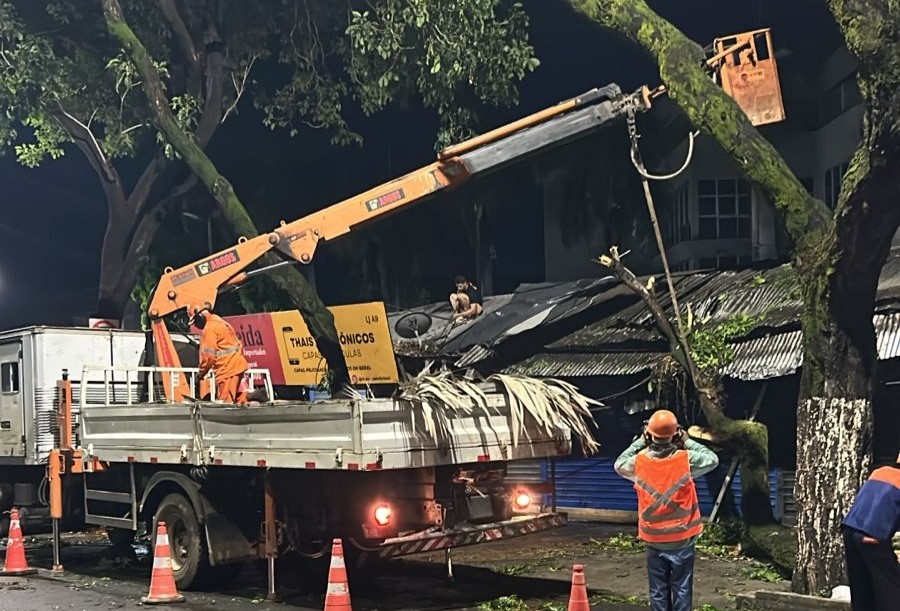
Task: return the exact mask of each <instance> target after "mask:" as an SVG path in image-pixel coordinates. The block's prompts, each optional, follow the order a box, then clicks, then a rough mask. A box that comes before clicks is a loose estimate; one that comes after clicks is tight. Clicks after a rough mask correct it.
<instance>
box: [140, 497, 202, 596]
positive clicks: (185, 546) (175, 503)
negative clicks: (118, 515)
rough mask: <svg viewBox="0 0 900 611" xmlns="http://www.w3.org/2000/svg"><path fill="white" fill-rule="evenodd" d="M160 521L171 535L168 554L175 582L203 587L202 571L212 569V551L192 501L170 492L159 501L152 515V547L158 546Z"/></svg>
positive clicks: (185, 586)
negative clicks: (209, 551) (207, 547)
mask: <svg viewBox="0 0 900 611" xmlns="http://www.w3.org/2000/svg"><path fill="white" fill-rule="evenodd" d="M160 522H165V523H166V533H167V534H168V535H169V555H170V556H171V558H172V571H173V572H174V573H175V585H176V586H178V589H180V590H189V589H191V588H197V587H200V586H201V581H202V579H201V578H202V574H203V573H204V570H205V569H208V568H209V554H208V552H207V549H206V537H204V536H203V527H202V526H201V525H200V522H199V521H198V520H197V513H196V512H195V511H194V508H193V507H192V506H191V502H190V501H189V500H188V499H187V498H185V497H184V495H182V494H178V493H177V492H174V493H172V494H168V495H166V496H165V497H163V499H162V500H161V501H160V502H159V506H158V507H157V508H156V515H155V516H154V517H153V549H154V550H155V549H156V529H157V525H158V524H159V523H160Z"/></svg>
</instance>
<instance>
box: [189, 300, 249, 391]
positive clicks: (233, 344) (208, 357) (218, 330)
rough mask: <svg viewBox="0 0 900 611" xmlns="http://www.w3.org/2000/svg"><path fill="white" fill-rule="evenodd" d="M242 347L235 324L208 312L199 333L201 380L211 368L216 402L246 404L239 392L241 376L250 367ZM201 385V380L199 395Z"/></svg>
mask: <svg viewBox="0 0 900 611" xmlns="http://www.w3.org/2000/svg"><path fill="white" fill-rule="evenodd" d="M243 349H244V345H243V344H242V343H241V340H240V339H238V336H237V333H235V332H234V327H232V326H231V325H230V324H228V323H227V322H226V321H225V320H224V319H223V318H222V317H221V316H217V315H215V314H213V313H211V312H207V313H206V326H204V327H203V330H202V331H201V332H200V379H201V380H202V379H203V378H204V377H205V376H206V374H207V373H209V372H210V370H211V371H212V372H213V373H214V374H215V376H216V398H217V399H218V400H219V401H222V402H224V403H231V404H237V405H244V404H246V403H247V397H246V395H245V394H244V393H240V392H239V391H238V387H239V385H240V381H241V376H243V375H244V372H246V371H247V369H249V365H248V364H247V359H245V358H244V352H243ZM206 387H207V388H208V383H207V384H206ZM202 388H203V383H202V382H201V393H200V394H201V396H202V395H204V394H205V393H204V391H203V390H202Z"/></svg>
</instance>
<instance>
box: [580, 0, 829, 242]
mask: <svg viewBox="0 0 900 611" xmlns="http://www.w3.org/2000/svg"><path fill="white" fill-rule="evenodd" d="M569 4H571V5H572V6H573V7H574V8H575V9H576V10H578V11H580V12H581V13H583V14H584V15H586V16H587V17H589V18H590V19H592V20H593V21H596V22H597V23H599V24H601V25H603V26H605V27H607V28H610V29H612V30H615V31H617V32H619V33H621V34H623V35H625V36H626V37H627V38H628V39H630V40H632V41H633V42H635V43H637V44H639V45H640V46H641V47H643V49H644V50H645V51H647V52H648V53H649V54H650V55H651V56H652V57H653V58H654V59H655V60H656V61H657V63H658V64H659V70H660V76H662V79H663V81H664V82H665V84H666V87H667V89H668V91H669V96H670V97H671V98H672V99H673V100H675V102H676V103H677V104H678V105H679V107H681V109H682V110H683V111H684V112H685V114H687V116H688V118H689V119H690V120H691V121H692V122H693V123H694V125H696V126H697V127H699V128H700V129H702V130H703V131H705V132H707V133H709V134H711V135H712V136H713V137H714V138H715V139H716V141H717V142H718V143H719V144H720V145H721V146H722V147H724V148H725V150H726V151H727V152H728V153H729V154H730V155H731V157H732V158H734V160H735V161H736V162H737V163H738V165H739V166H740V167H741V169H742V170H743V172H744V173H745V174H746V175H747V177H748V178H749V179H750V180H752V181H753V182H754V183H755V184H756V185H757V186H759V187H760V188H761V189H762V190H763V191H764V192H765V193H766V195H768V196H769V197H770V198H771V200H772V201H773V202H774V203H775V206H776V207H777V208H778V210H779V211H780V212H781V214H782V215H783V216H784V218H785V226H786V228H787V230H788V233H789V234H790V236H791V238H792V239H793V240H794V242H795V243H796V244H797V246H798V250H800V251H801V252H803V251H805V250H806V249H807V248H810V247H814V246H815V245H816V244H817V243H818V242H820V241H821V239H822V236H823V234H824V232H826V231H827V229H828V228H829V227H830V226H831V219H830V214H829V212H828V208H827V207H826V206H825V204H824V203H823V202H821V201H819V200H816V199H814V198H812V197H811V196H810V195H809V194H808V193H807V192H806V190H805V189H804V188H803V185H802V184H800V181H799V180H797V177H796V176H794V174H793V172H791V170H790V168H789V167H788V165H787V164H786V163H785V162H784V160H783V159H782V158H781V156H780V155H779V154H778V152H777V151H776V150H775V148H774V147H773V146H772V145H771V144H770V143H769V141H768V140H766V139H765V138H763V137H762V135H760V133H759V132H758V131H757V130H756V129H755V128H754V127H753V126H752V125H751V124H750V121H749V119H748V118H747V116H746V115H745V114H744V112H743V111H742V110H741V109H740V107H739V106H738V105H737V104H736V103H735V102H734V100H732V99H731V98H730V97H728V96H727V95H726V94H725V93H724V92H723V91H722V90H721V89H720V88H719V87H718V86H716V85H715V84H714V83H713V82H712V80H711V79H710V78H709V76H708V75H707V74H706V72H705V69H704V68H703V65H704V55H703V51H702V49H701V48H700V47H699V46H698V45H697V44H696V43H694V42H692V41H691V40H689V39H688V38H687V37H685V36H684V34H682V33H681V32H680V31H678V29H676V28H675V27H674V26H672V24H670V23H669V22H668V21H666V20H665V19H663V18H661V17H660V16H659V15H657V14H656V13H655V12H654V11H653V10H652V9H651V8H650V7H649V6H648V5H647V3H646V2H645V1H644V0H627V1H625V0H569Z"/></svg>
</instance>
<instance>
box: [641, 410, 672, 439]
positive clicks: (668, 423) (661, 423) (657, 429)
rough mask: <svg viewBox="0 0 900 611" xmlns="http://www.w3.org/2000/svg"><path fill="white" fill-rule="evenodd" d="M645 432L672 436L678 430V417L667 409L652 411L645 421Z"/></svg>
mask: <svg viewBox="0 0 900 611" xmlns="http://www.w3.org/2000/svg"><path fill="white" fill-rule="evenodd" d="M647 432H648V433H650V434H651V435H653V436H654V437H674V436H675V434H676V433H677V432H678V418H676V417H675V414H673V413H672V412H670V411H669V410H667V409H661V410H658V411H656V412H653V415H652V416H650V421H649V422H648V423H647Z"/></svg>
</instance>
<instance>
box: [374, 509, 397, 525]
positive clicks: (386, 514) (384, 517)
mask: <svg viewBox="0 0 900 611" xmlns="http://www.w3.org/2000/svg"><path fill="white" fill-rule="evenodd" d="M393 513H394V512H393V511H392V510H391V506H390V505H379V506H377V507H376V508H375V511H374V516H375V522H376V523H377V524H378V525H379V526H387V525H388V524H389V523H390V521H391V515H392V514H393Z"/></svg>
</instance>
